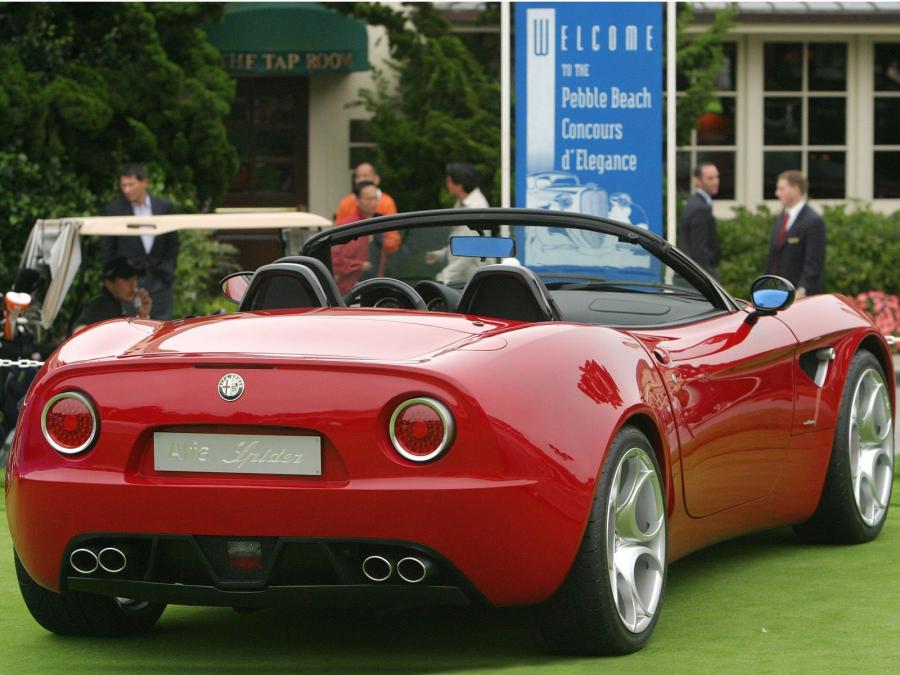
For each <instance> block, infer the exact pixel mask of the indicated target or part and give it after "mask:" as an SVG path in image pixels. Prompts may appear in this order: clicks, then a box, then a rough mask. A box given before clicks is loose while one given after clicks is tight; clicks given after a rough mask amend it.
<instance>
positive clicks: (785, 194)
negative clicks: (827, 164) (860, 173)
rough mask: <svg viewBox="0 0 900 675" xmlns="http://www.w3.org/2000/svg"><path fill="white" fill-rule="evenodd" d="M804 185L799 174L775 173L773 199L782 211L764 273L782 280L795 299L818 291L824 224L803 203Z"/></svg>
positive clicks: (802, 178)
mask: <svg viewBox="0 0 900 675" xmlns="http://www.w3.org/2000/svg"><path fill="white" fill-rule="evenodd" d="M806 192H807V182H806V178H805V177H804V176H803V174H802V173H800V172H799V171H784V172H783V173H781V174H779V176H778V182H777V186H776V188H775V196H776V197H777V198H778V201H780V202H781V204H782V205H783V206H784V211H783V212H782V213H781V215H779V216H778V217H777V218H776V219H775V223H774V225H773V228H772V241H771V244H770V245H769V258H768V260H767V261H766V270H765V271H766V274H777V275H778V276H780V277H784V278H785V279H787V280H788V281H790V282H791V283H792V284H794V287H795V288H796V289H797V296H796V297H797V298H798V299H799V298H803V297H805V296H807V295H815V294H817V293H821V292H822V269H823V268H824V267H825V245H826V238H825V221H823V220H822V217H821V216H820V215H819V214H818V213H816V212H815V211H813V210H812V209H811V208H810V206H809V205H808V204H807V203H806Z"/></svg>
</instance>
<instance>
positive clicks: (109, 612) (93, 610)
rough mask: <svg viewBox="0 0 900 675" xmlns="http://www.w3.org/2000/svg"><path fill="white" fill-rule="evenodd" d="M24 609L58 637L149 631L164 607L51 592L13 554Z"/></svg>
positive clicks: (73, 592) (64, 592) (125, 599)
mask: <svg viewBox="0 0 900 675" xmlns="http://www.w3.org/2000/svg"><path fill="white" fill-rule="evenodd" d="M13 556H14V558H15V564H16V576H17V577H18V580H19V590H21V592H22V598H23V599H24V600H25V606H26V607H28V611H29V612H31V616H33V617H34V620H35V621H37V622H38V623H39V624H40V625H41V626H43V627H44V628H46V629H47V630H48V631H50V632H51V633H56V634H57V635H83V636H90V637H125V636H127V635H135V634H137V633H143V632H145V631H148V630H150V628H152V627H153V625H154V624H155V623H156V621H157V620H158V619H159V617H160V615H161V614H162V613H163V610H165V608H166V606H165V604H163V603H158V602H143V601H136V600H129V599H127V598H110V597H107V596H104V595H94V594H92V593H82V592H81V591H63V592H62V593H54V592H53V591H50V590H47V589H46V588H44V587H43V586H41V585H39V584H38V583H37V582H36V581H35V580H34V579H32V578H31V577H30V576H29V574H28V572H27V571H25V568H24V567H23V566H22V562H21V561H20V560H19V556H18V555H17V554H16V553H15V552H14V553H13Z"/></svg>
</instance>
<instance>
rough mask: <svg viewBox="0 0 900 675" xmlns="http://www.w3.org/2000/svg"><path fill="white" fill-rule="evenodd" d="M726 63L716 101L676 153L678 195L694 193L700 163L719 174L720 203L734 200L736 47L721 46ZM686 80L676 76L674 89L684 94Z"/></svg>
mask: <svg viewBox="0 0 900 675" xmlns="http://www.w3.org/2000/svg"><path fill="white" fill-rule="evenodd" d="M722 49H723V51H724V52H725V63H724V65H723V66H722V71H721V73H720V74H719V77H718V80H717V83H716V85H717V86H716V88H717V90H718V91H717V100H716V103H715V104H714V105H713V107H712V109H710V110H709V111H707V112H706V113H704V114H703V115H701V116H700V119H698V120H697V127H696V128H695V129H694V130H692V131H691V136H690V141H689V143H688V144H687V145H683V146H679V147H678V151H677V153H676V177H677V178H676V180H677V188H678V192H680V193H683V194H685V193H689V192H691V191H692V190H693V181H692V179H691V176H692V175H693V170H694V167H695V166H697V165H698V164H699V163H700V162H712V163H713V164H715V165H716V168H718V170H719V176H720V184H719V194H718V198H719V199H734V198H735V182H736V165H737V163H736V133H737V123H738V119H737V106H736V100H735V99H736V94H737V45H736V44H735V43H734V42H726V43H724V44H723V45H722ZM688 84H689V81H688V78H687V77H686V76H685V75H684V74H682V73H679V74H678V82H677V85H678V86H677V89H678V92H683V91H684V90H685V89H687V87H688Z"/></svg>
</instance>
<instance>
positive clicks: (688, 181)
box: [675, 152, 694, 195]
mask: <svg viewBox="0 0 900 675" xmlns="http://www.w3.org/2000/svg"><path fill="white" fill-rule="evenodd" d="M693 169H694V167H692V166H691V153H689V152H676V153H675V191H676V192H677V193H678V194H680V195H685V194H689V193H690V192H692V191H693V189H694V180H693V178H692V176H691V171H693Z"/></svg>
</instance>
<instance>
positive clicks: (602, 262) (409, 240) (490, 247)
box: [330, 222, 702, 296]
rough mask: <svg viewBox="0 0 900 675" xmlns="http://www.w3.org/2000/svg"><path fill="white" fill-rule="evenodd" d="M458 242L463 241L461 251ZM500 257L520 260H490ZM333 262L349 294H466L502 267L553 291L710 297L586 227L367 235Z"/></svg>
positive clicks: (630, 238)
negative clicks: (374, 281)
mask: <svg viewBox="0 0 900 675" xmlns="http://www.w3.org/2000/svg"><path fill="white" fill-rule="evenodd" d="M474 227H477V228H480V229H473V228H474ZM339 229H340V228H335V230H333V231H334V232H337V231H339ZM461 237H474V238H479V237H483V238H484V247H483V253H482V255H484V256H485V257H478V256H477V255H466V256H463V255H454V253H453V251H454V250H455V251H457V252H460V251H463V250H465V251H466V252H468V253H478V252H479V247H478V244H477V243H476V244H474V245H466V246H461V245H459V242H458V238H461ZM451 238H454V239H456V240H457V242H458V243H457V244H454V246H453V247H452V248H453V250H451V246H450V241H451ZM492 238H505V239H508V240H510V241H512V242H513V244H512V245H511V246H502V247H499V248H498V246H497V243H498V242H497V240H496V239H492ZM497 250H504V251H508V250H511V251H512V253H511V255H508V256H505V257H496V255H494V257H490V256H491V255H492V254H491V252H496V251H497ZM330 258H331V266H332V270H333V273H334V276H335V278H336V280H337V282H338V286H339V287H340V290H341V292H342V293H346V292H347V291H349V289H350V288H351V287H352V286H353V284H355V283H357V282H359V281H361V280H365V279H367V278H372V277H378V276H387V277H392V278H395V279H399V280H401V281H405V282H407V283H409V284H411V285H414V284H415V283H416V282H418V281H421V280H432V281H436V282H439V283H442V284H446V285H448V286H451V287H454V288H460V289H461V288H463V287H464V286H465V284H466V283H467V282H468V281H469V279H470V278H471V277H472V274H474V272H475V271H476V270H477V269H478V268H479V267H482V266H484V265H489V264H498V263H500V264H507V265H522V266H524V267H528V268H529V269H531V270H532V271H533V272H535V273H536V274H537V275H538V276H539V277H540V278H541V279H543V281H544V283H545V284H546V285H547V287H548V288H550V289H562V290H569V289H579V288H581V289H585V288H593V289H597V288H601V287H602V286H609V287H619V288H620V289H625V290H630V291H634V292H643V293H659V294H662V293H682V294H685V293H686V294H695V295H698V296H701V295H702V293H701V291H700V290H698V289H697V288H694V287H693V286H692V285H691V284H690V283H688V282H686V281H684V280H683V279H681V278H680V277H679V276H678V275H677V274H675V272H674V271H673V270H672V269H671V268H669V267H668V266H667V265H666V264H664V262H663V261H662V260H660V259H659V258H658V257H657V256H655V255H654V254H653V253H651V252H650V251H648V250H647V249H645V248H644V247H643V246H642V245H641V244H640V243H639V241H638V238H637V236H636V235H634V234H633V233H629V232H625V233H622V234H621V235H619V234H609V233H604V232H597V231H593V230H590V229H583V228H578V227H567V226H558V225H553V226H549V225H547V226H544V225H532V224H521V225H520V224H516V223H514V222H510V223H505V224H498V225H488V226H483V225H478V226H469V225H466V224H461V225H451V226H447V225H440V226H438V225H433V226H422V225H416V226H414V227H405V228H404V227H400V228H398V229H397V230H393V231H390V232H383V233H379V234H374V235H364V236H361V237H358V238H357V239H355V240H352V241H349V242H347V243H344V244H341V245H337V246H332V247H331V248H330Z"/></svg>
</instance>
